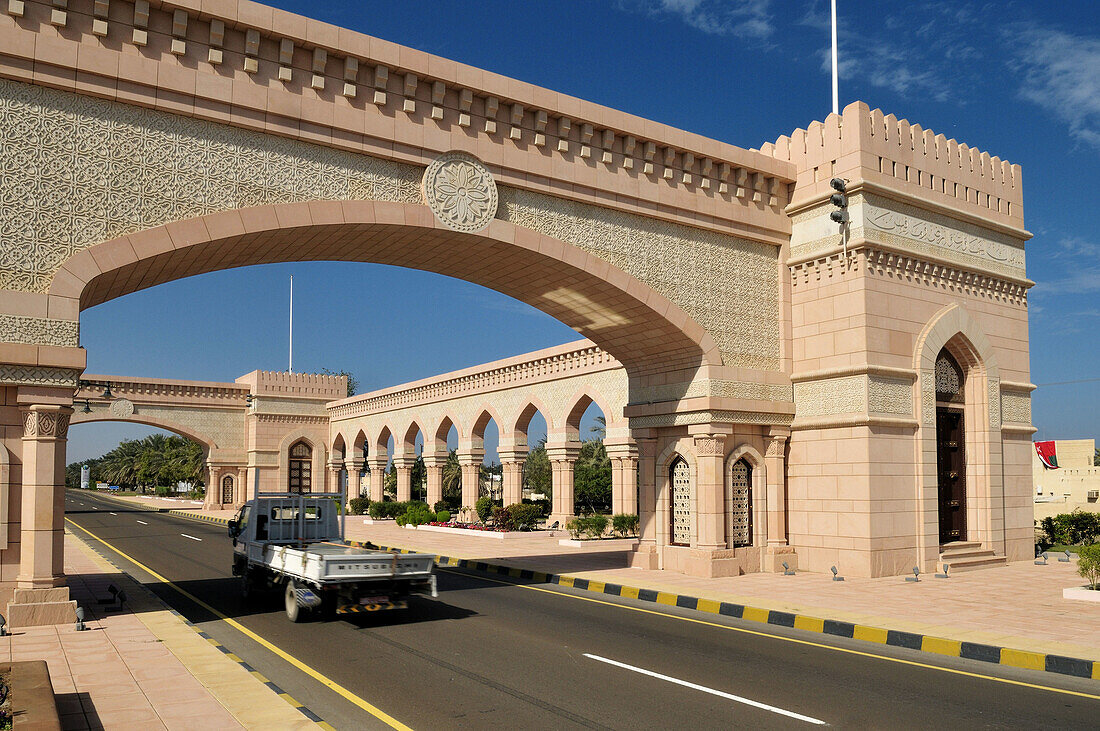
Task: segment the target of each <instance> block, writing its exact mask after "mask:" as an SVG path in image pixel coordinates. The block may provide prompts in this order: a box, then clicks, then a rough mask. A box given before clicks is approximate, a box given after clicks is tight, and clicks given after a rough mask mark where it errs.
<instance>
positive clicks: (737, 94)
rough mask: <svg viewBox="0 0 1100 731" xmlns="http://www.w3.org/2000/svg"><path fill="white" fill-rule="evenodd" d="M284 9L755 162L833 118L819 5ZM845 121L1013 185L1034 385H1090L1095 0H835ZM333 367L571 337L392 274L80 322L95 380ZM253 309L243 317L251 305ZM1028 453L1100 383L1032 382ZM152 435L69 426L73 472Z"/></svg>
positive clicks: (192, 294) (184, 284) (442, 284)
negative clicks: (911, 130) (986, 166)
mask: <svg viewBox="0 0 1100 731" xmlns="http://www.w3.org/2000/svg"><path fill="white" fill-rule="evenodd" d="M270 4H272V5H276V6H278V7H282V8H284V9H286V10H290V11H293V12H298V13H302V14H304V15H309V16H311V17H315V18H318V19H321V20H325V21H328V22H332V23H335V24H337V25H341V26H344V27H349V28H354V29H356V30H360V31H363V32H365V33H368V34H371V35H374V36H378V37H380V38H385V39H387V40H390V41H394V42H396V43H400V44H402V45H407V46H412V47H414V48H418V49H421V50H424V51H427V52H430V53H433V54H437V55H440V56H444V57H447V58H452V59H455V60H458V61H461V62H464V63H468V64H471V65H474V66H478V67H481V68H485V69H489V70H491V71H495V72H497V73H501V74H505V75H507V76H512V77H514V78H518V79H521V80H523V81H528V82H531V83H534V84H538V85H540V86H545V87H548V88H551V89H555V90H557V91H561V92H565V93H568V94H572V95H574V96H578V97H581V98H584V99H588V100H591V101H595V102H598V103H601V104H605V105H607V106H610V107H614V108H617V109H622V110H624V111H628V112H631V113H633V114H637V115H640V116H642V117H647V118H650V119H655V120H658V121H661V122H665V123H668V124H672V125H675V126H677V127H681V128H683V129H687V130H690V131H693V132H697V133H700V134H704V135H707V136H710V137H714V138H717V139H720V140H723V141H726V142H729V143H731V144H735V145H738V146H741V147H759V145H760V144H762V143H763V142H765V141H771V140H774V139H775V138H776V137H778V136H779V135H781V134H786V133H789V132H790V131H791V130H792V129H794V128H796V127H802V126H805V125H806V124H807V123H809V122H810V121H812V120H814V119H821V118H823V117H824V116H825V115H826V114H827V113H828V112H829V111H830V85H829V72H828V66H827V60H828V42H829V35H828V25H827V24H828V2H827V0H816V2H815V1H813V0H808V1H806V2H801V1H796V0H742V1H739V0H728V1H723V2H718V1H717V0H609V1H608V2H579V1H575V2H566V1H562V0H555V1H553V2H546V1H538V0H527V1H526V2H511V1H503V0H483V1H482V2H477V3H468V2H467V3H458V2H443V1H438V2H420V3H409V2H403V3H396V2H392V0H391V1H389V2H369V1H367V0H356V1H354V2H334V1H331V0H330V2H326V3H315V2H314V3H306V2H298V1H291V0H281V1H279V2H272V3H270ZM838 4H839V8H840V10H839V16H840V56H841V82H840V97H841V105H842V106H843V105H844V104H846V103H848V102H851V101H854V100H856V99H859V100H862V101H865V102H867V103H868V104H870V105H871V106H872V107H880V108H882V109H883V110H884V111H886V112H887V113H893V114H896V115H897V116H898V117H904V118H907V119H909V120H910V121H911V122H915V123H919V124H920V125H921V126H922V127H924V128H928V129H932V130H934V131H935V132H937V133H943V134H945V135H947V136H948V137H954V138H956V139H958V140H959V141H960V142H966V143H967V144H969V145H971V146H975V147H978V148H979V149H982V150H988V151H989V152H990V154H993V155H998V156H1000V157H1001V158H1003V159H1007V160H1009V161H1011V162H1014V163H1019V164H1020V165H1022V166H1023V169H1024V217H1025V222H1026V225H1027V228H1028V229H1029V230H1030V231H1032V232H1033V233H1034V234H1035V238H1034V239H1032V240H1031V242H1030V243H1029V244H1028V249H1027V259H1028V276H1029V277H1030V278H1031V279H1032V280H1034V281H1035V282H1036V283H1037V284H1036V286H1035V287H1034V288H1033V289H1032V290H1031V294H1030V324H1031V368H1032V382H1034V383H1037V384H1040V385H1042V384H1050V383H1061V382H1065V381H1078V380H1082V379H1097V378H1100V368H1098V367H1097V365H1096V363H1097V362H1100V339H1098V338H1097V337H1096V333H1097V331H1098V330H1100V233H1098V229H1097V227H1096V225H1095V217H1094V214H1093V211H1094V210H1095V209H1096V201H1097V198H1098V197H1100V175H1098V173H1097V169H1098V164H1100V3H1097V2H1095V1H1094V0H1076V1H1065V0H1064V1H1062V2H1057V3H1034V2H995V3H994V2H958V1H956V2H930V1H921V0H910V1H908V2H883V0H839V3H838ZM290 274H293V275H294V279H295V317H296V338H295V341H296V342H295V369H296V370H312V369H317V368H322V367H328V368H333V369H337V370H340V369H347V370H350V371H353V372H354V373H355V374H356V375H357V376H358V378H359V381H360V383H361V390H369V389H374V388H379V387H383V386H388V385H392V384H395V383H400V382H403V381H408V380H412V379H416V378H422V377H425V376H429V375H432V374H435V373H440V372H444V371H448V370H453V369H456V368H463V367H466V366H470V365H474V364H477V363H481V362H484V361H487V360H492V359H494V358H501V357H506V356H510V355H514V354H517V353H522V352H525V351H528V350H532V349H536V348H541V347H547V346H551V345H556V344H558V343H562V342H565V341H567V340H570V339H575V338H576V337H578V336H577V335H576V333H574V332H573V331H572V330H570V329H569V328H567V327H565V326H564V325H562V324H561V323H558V322H557V321H555V320H553V319H551V318H549V317H547V316H546V315H543V314H542V313H540V312H538V311H537V310H534V309H532V308H530V307H528V306H527V305H524V304H522V303H519V302H516V301H515V300H512V299H509V298H507V297H505V296H503V295H500V294H497V293H495V292H492V291H490V290H486V289H483V288H480V287H478V286H476V285H471V284H467V283H465V282H461V281H459V280H454V279H448V278H446V277H441V276H437V275H433V274H427V273H423V272H416V271H410V270H404V269H398V268H393V267H383V266H374V265H367V264H343V263H312V264H286V265H272V266H262V267H251V268H247V269H240V270H234V271H227V272H217V273H213V274H208V275H203V276H200V277H194V278H191V279H186V280H181V281H178V282H173V283H169V284H165V285H161V286H159V287H155V288H153V289H151V290H146V291H144V292H138V293H135V294H131V295H128V296H126V297H122V298H120V299H118V300H114V301H112V302H108V303H105V304H103V305H99V306H98V307H95V308H92V309H91V310H88V311H86V312H85V313H84V314H83V316H82V328H81V338H82V342H83V345H84V346H85V347H87V348H88V370H89V372H92V373H108V374H127V375H131V374H132V375H147V376H157V377H166V378H189V379H202V380H232V379H233V378H235V377H236V376H238V375H240V374H242V373H245V372H247V371H249V370H252V369H254V368H264V369H285V368H286V351H287V343H286V340H287V336H286V322H285V305H282V306H281V304H280V303H285V300H286V289H287V286H286V285H287V278H288V276H289V275H290ZM257 302H258V303H262V304H263V305H264V307H259V308H258V307H255V306H254V304H253V303H257ZM1033 412H1034V414H1033V421H1034V423H1035V425H1036V426H1037V427H1039V432H1038V434H1037V435H1036V438H1046V439H1054V438H1059V439H1064V438H1082V437H1094V436H1098V437H1100V416H1098V414H1100V381H1095V380H1094V381H1092V382H1087V383H1077V384H1069V385H1052V386H1048V387H1046V388H1040V389H1039V390H1038V391H1037V392H1036V394H1035V396H1034V400H1033ZM149 431H150V430H148V429H144V428H138V427H133V426H130V425H119V424H99V425H88V426H80V427H76V428H74V429H73V430H72V432H71V434H70V456H71V458H72V459H83V458H85V457H89V456H95V455H98V454H100V453H102V452H103V451H105V450H106V449H109V448H110V447H112V446H113V445H114V444H116V443H117V442H118V440H119V439H120V438H133V437H134V436H138V435H140V434H145V433H149Z"/></svg>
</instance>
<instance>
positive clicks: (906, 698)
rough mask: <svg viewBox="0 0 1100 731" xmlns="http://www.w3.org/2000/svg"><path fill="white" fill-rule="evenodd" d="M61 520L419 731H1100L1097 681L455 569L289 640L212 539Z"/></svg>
mask: <svg viewBox="0 0 1100 731" xmlns="http://www.w3.org/2000/svg"><path fill="white" fill-rule="evenodd" d="M66 511H67V517H68V518H69V519H70V520H72V521H73V522H75V523H76V524H77V525H79V526H82V527H84V528H86V529H87V530H89V531H91V532H92V533H94V534H95V535H97V536H99V537H100V538H102V539H103V540H104V541H107V542H108V543H110V544H111V545H113V546H114V547H116V548H117V549H118V550H120V551H122V552H124V553H126V554H129V555H130V556H131V557H133V558H134V559H136V560H137V561H140V562H142V563H144V564H145V565H146V566H148V567H149V568H151V569H153V570H154V571H156V572H158V573H160V574H162V575H163V576H165V577H166V578H167V579H169V580H170V581H172V582H173V583H175V584H177V585H178V586H179V587H180V588H182V589H184V590H186V591H188V592H190V593H191V594H193V595H195V596H196V597H198V598H199V599H201V600H202V601H204V602H206V603H208V604H209V605H211V606H212V607H214V608H216V609H217V610H218V611H220V612H222V613H224V614H226V615H228V616H229V617H232V618H234V619H236V620H237V621H238V622H240V623H241V624H243V625H244V626H245V627H247V628H248V629H250V630H251V631H253V632H255V633H257V634H258V635H260V636H262V637H263V638H265V639H267V640H268V641H270V642H273V643H275V644H276V645H277V646H278V647H279V648H281V649H282V650H284V651H285V652H287V653H289V654H290V655H292V656H294V657H295V658H296V659H298V660H299V661H301V662H303V663H305V664H306V665H308V666H309V667H311V668H313V669H315V670H316V671H317V672H319V673H321V674H323V675H324V676H326V677H328V678H330V679H331V680H333V681H335V682H336V683H339V684H340V685H342V686H344V687H345V688H346V689H348V690H350V691H351V692H352V693H353V694H355V695H357V696H359V697H360V698H362V699H364V700H365V701H367V702H368V703H370V704H373V705H374V706H376V707H377V708H379V709H381V710H382V711H384V712H385V713H388V714H389V715H390V716H392V717H394V718H396V719H397V720H399V721H401V722H403V723H405V724H407V725H408V726H410V727H412V728H415V729H439V728H456V727H462V728H504V727H514V728H540V729H541V728H554V729H567V728H613V729H628V728H630V729H638V728H645V729H649V728H692V729H710V728H715V729H717V728H735V727H741V728H779V727H810V726H813V725H816V724H817V723H825V724H828V725H832V726H840V727H850V728H978V727H1018V728H1060V729H1065V728H1095V727H1096V725H1095V724H1096V719H1097V718H1098V717H1100V700H1095V699H1090V698H1084V697H1081V696H1076V695H1072V694H1069V693H1063V692H1059V689H1061V690H1072V691H1078V692H1085V693H1091V694H1094V695H1100V683H1096V682H1093V681H1087V680H1080V679H1076V678H1068V677H1061V676H1057V675H1052V674H1050V673H1038V672H1029V671H1016V670H1013V669H1011V668H1001V667H998V666H993V665H989V664H986V663H979V662H975V661H968V660H958V659H951V658H943V659H942V660H941V659H939V658H938V657H936V656H932V655H929V654H927V653H919V652H914V651H909V650H904V649H901V648H889V647H879V646H876V645H869V644H867V643H860V642H856V641H852V640H843V639H841V638H836V639H835V640H833V638H828V637H823V636H822V635H817V634H810V633H803V632H800V631H797V630H788V629H786V628H779V627H775V628H773V627H770V626H769V627H762V626H761V625H759V624H757V623H753V622H742V621H740V620H734V619H729V618H726V617H714V616H713V615H704V614H699V613H695V612H690V611H686V610H678V609H675V608H663V607H662V608H661V609H668V611H667V612H658V611H656V610H655V607H654V605H652V604H647V603H641V602H633V601H631V600H625V599H618V598H612V597H600V598H599V601H593V600H592V599H594V598H595V596H594V595H586V594H585V593H584V592H574V591H572V590H567V589H560V588H558V587H555V588H552V589H551V588H549V587H546V586H535V585H527V586H518V585H514V584H511V583H507V582H502V581H499V580H494V579H491V578H489V577H482V576H480V575H477V574H474V573H468V572H455V571H450V570H441V571H440V575H439V588H440V598H439V599H438V600H432V599H429V598H417V599H414V601H413V602H411V604H410V607H409V609H408V610H405V611H390V612H381V613H377V614H369V615H357V616H355V617H354V618H352V619H346V620H335V621H331V622H314V623H310V624H304V625H301V624H299V625H295V624H292V623H290V622H289V621H288V620H287V619H286V617H285V615H284V614H283V612H282V599H281V596H279V595H275V594H273V595H272V596H271V597H270V599H268V600H266V601H263V602H261V603H260V604H259V605H258V606H257V605H246V604H245V603H244V602H242V600H241V598H240V596H239V594H238V582H237V581H236V580H235V579H233V578H232V577H231V573H230V565H231V550H232V549H231V546H230V542H229V539H228V537H227V536H226V534H225V529H224V528H223V527H221V526H217V525H207V524H203V523H196V522H194V521H188V520H185V519H182V518H176V517H172V516H169V515H166V514H162V513H156V512H147V511H139V510H137V509H134V508H129V509H128V508H127V507H125V506H123V505H120V503H119V502H117V501H113V500H110V499H108V498H104V497H101V496H98V495H95V494H92V493H84V492H79V491H71V492H70V493H69V495H68V496H67V502H66ZM139 521H141V522H139ZM74 533H76V534H78V535H81V537H82V538H84V539H85V540H90V539H88V536H87V535H86V534H83V533H82V531H80V530H74ZM188 536H189V537H188ZM196 539H197V540H196ZM101 548H102V546H101ZM108 553H110V552H108ZM113 560H115V562H116V563H118V564H119V565H120V566H122V567H123V568H124V569H125V570H126V571H127V572H128V573H130V574H131V575H132V576H134V577H135V578H137V579H138V580H140V581H144V582H146V584H147V585H148V586H149V588H150V589H151V590H153V591H154V592H156V593H157V594H158V595H159V596H161V597H162V598H163V599H164V600H165V601H166V602H167V603H169V604H170V605H172V606H173V607H175V608H176V609H177V610H179V611H180V612H181V613H182V614H184V616H186V617H188V618H189V619H190V620H191V621H193V622H196V623H197V624H199V625H200V627H202V628H203V629H204V630H205V631H206V632H208V633H209V634H210V635H212V636H213V637H215V638H216V639H217V640H219V641H220V642H222V643H223V644H224V645H226V646H227V647H228V648H230V649H231V650H232V651H234V652H235V653H236V654H237V655H239V656H240V657H241V658H243V659H244V660H245V661H247V662H248V663H249V664H251V665H252V666H253V667H255V668H256V669H257V670H259V671H260V672H262V673H263V674H264V675H266V676H267V677H269V678H270V679H271V680H273V681H274V682H275V683H277V684H278V685H280V686H281V687H282V688H283V689H284V690H286V691H287V692H288V693H290V695H292V696H294V697H295V698H296V699H298V700H299V701H300V702H302V703H304V704H305V705H306V706H308V707H309V708H310V709H311V710H313V711H314V712H315V713H317V714H319V715H320V716H321V717H322V718H324V719H325V720H326V721H328V722H329V723H331V724H333V725H334V726H336V727H337V728H348V729H353V728H354V729H360V728H381V727H383V725H382V724H381V722H379V721H378V720H377V719H375V718H374V717H372V716H371V715H369V714H368V713H367V712H366V711H364V710H362V709H361V708H359V707H357V706H356V705H354V704H353V703H352V702H350V701H349V700H347V699H346V698H344V697H342V696H341V695H339V694H337V693H336V692H334V691H332V690H331V689H329V688H328V687H326V686H325V685H324V684H323V683H322V682H319V681H318V680H316V679H314V678H311V677H309V676H308V675H307V674H305V673H303V672H302V671H301V670H299V669H297V668H295V667H294V666H293V665H291V664H290V663H288V662H287V661H285V660H284V659H281V658H279V657H278V656H277V655H275V654H274V653H272V652H271V651H269V650H267V649H265V648H264V647H263V646H262V645H260V644H258V643H256V642H254V641H253V640H251V639H249V638H248V637H247V636H245V635H244V634H242V633H240V632H239V631H237V630H235V629H234V628H232V627H230V626H229V625H228V624H226V623H225V622H223V621H219V620H218V619H217V618H216V617H213V616H212V615H211V614H210V612H208V611H207V610H205V609H203V608H201V607H199V606H198V605H196V604H194V603H193V602H191V601H189V600H187V599H186V598H184V597H183V596H181V595H180V593H179V592H177V591H175V590H174V589H173V588H172V587H171V586H169V585H167V584H164V583H160V582H156V581H154V580H153V579H152V578H151V577H149V575H148V574H147V573H146V572H144V571H142V570H141V569H139V568H137V567H135V566H134V565H133V564H132V563H131V562H129V561H127V560H125V559H124V558H121V557H117V554H116V555H115V556H114V557H113ZM639 609H641V610H644V611H638V610H639ZM683 618H695V619H700V620H704V621H705V622H707V623H708V624H704V623H698V622H689V621H683ZM991 622H995V619H992V620H991ZM743 630H749V631H743ZM793 640H795V641H793ZM796 640H803V642H798V641H796ZM806 641H808V643H807V642H806ZM836 648H841V650H840V651H838V649H836ZM844 649H848V650H853V649H854V650H858V651H860V654H857V653H853V652H845V651H843V650H844ZM862 653H867V654H862ZM914 663H921V665H917V664H914ZM927 666H931V667H927ZM952 670H954V671H956V672H951V671H952ZM988 676H997V677H1000V678H1004V679H1010V680H1015V681H1019V682H1022V683H1025V684H1030V685H1021V684H1011V683H1005V682H999V681H998V680H997V679H996V678H994V677H988ZM1033 686H1039V687H1033Z"/></svg>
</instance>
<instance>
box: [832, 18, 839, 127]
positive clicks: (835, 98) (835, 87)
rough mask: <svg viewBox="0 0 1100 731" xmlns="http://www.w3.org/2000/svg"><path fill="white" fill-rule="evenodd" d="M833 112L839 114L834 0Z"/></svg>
mask: <svg viewBox="0 0 1100 731" xmlns="http://www.w3.org/2000/svg"><path fill="white" fill-rule="evenodd" d="M833 114H840V94H839V89H838V84H837V70H836V0H833Z"/></svg>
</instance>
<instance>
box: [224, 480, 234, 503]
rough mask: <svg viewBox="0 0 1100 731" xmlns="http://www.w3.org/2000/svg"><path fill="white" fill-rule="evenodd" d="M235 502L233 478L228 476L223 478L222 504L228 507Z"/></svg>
mask: <svg viewBox="0 0 1100 731" xmlns="http://www.w3.org/2000/svg"><path fill="white" fill-rule="evenodd" d="M231 502H233V477H232V476H231V475H226V476H225V477H223V478H222V503H223V504H226V505H228V504H229V503H231Z"/></svg>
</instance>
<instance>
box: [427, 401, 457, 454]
mask: <svg viewBox="0 0 1100 731" xmlns="http://www.w3.org/2000/svg"><path fill="white" fill-rule="evenodd" d="M451 429H454V430H455V433H456V434H457V435H458V437H459V439H461V438H462V427H460V426H459V425H458V419H456V418H455V416H454V414H453V413H452V412H450V411H448V412H446V413H444V414H443V415H442V416H441V417H439V423H438V424H436V426H435V430H434V431H433V432H432V437H433V440H434V441H433V442H432V447H431V450H432V451H433V452H436V453H441V454H446V452H447V451H448V450H447V437H448V436H450V434H451ZM426 438H427V435H425V439H426ZM424 451H425V453H427V452H428V447H427V442H425V447H424Z"/></svg>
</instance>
